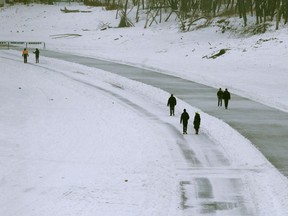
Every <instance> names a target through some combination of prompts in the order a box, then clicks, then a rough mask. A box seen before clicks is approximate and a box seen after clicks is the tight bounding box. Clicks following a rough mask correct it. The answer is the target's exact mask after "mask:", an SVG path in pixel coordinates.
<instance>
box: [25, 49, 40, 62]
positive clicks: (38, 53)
mask: <svg viewBox="0 0 288 216" xmlns="http://www.w3.org/2000/svg"><path fill="white" fill-rule="evenodd" d="M33 53H34V54H35V60H36V63H39V56H40V51H39V49H37V48H36V50H35V51H34V52H33ZM22 56H23V58H24V63H27V59H28V56H29V51H28V49H26V48H24V50H23V51H22Z"/></svg>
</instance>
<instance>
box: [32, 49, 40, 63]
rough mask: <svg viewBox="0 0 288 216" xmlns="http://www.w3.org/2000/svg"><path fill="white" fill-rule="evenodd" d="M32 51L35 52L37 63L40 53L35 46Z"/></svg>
mask: <svg viewBox="0 0 288 216" xmlns="http://www.w3.org/2000/svg"><path fill="white" fill-rule="evenodd" d="M33 53H34V54H35V59H36V63H39V55H40V51H39V49H37V48H36V50H35V51H34V52H33Z"/></svg>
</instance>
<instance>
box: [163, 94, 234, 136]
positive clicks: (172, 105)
mask: <svg viewBox="0 0 288 216" xmlns="http://www.w3.org/2000/svg"><path fill="white" fill-rule="evenodd" d="M217 98H218V107H219V106H222V101H223V100H224V106H225V109H228V103H229V100H230V99H231V95H230V92H229V91H228V89H227V88H226V89H225V90H224V91H223V90H222V89H221V88H219V90H218V91H217ZM176 104H177V100H176V98H175V97H174V95H173V94H171V96H170V97H169V99H168V102H167V106H169V108H170V116H174V115H175V106H176ZM189 118H190V116H189V114H188V112H187V111H186V109H184V110H183V113H182V114H181V116H180V124H183V134H187V126H188V120H189ZM200 123H201V117H200V114H199V113H198V112H196V113H195V116H194V120H193V125H194V129H195V134H198V133H199V128H200Z"/></svg>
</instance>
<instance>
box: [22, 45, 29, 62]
mask: <svg viewBox="0 0 288 216" xmlns="http://www.w3.org/2000/svg"><path fill="white" fill-rule="evenodd" d="M22 56H23V57H24V63H27V57H28V56H29V52H28V50H27V49H26V48H24V50H23V52H22Z"/></svg>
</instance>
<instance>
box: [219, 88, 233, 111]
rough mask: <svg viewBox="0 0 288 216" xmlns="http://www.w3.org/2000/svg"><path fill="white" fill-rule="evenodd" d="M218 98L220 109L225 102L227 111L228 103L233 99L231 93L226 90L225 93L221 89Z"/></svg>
mask: <svg viewBox="0 0 288 216" xmlns="http://www.w3.org/2000/svg"><path fill="white" fill-rule="evenodd" d="M217 98H218V107H219V106H222V101H223V100H224V105H225V109H228V103H229V100H230V99H231V95H230V92H229V91H228V89H227V88H226V89H225V91H223V90H222V89H221V88H219V90H218V92H217Z"/></svg>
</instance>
